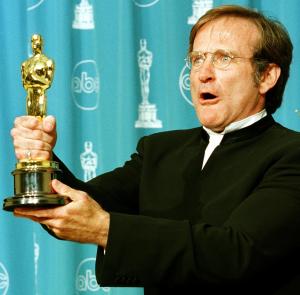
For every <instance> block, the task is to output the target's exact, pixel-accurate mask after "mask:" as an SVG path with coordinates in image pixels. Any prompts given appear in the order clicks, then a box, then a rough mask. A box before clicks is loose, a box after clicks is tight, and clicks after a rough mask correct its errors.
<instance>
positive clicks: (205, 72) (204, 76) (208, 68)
mask: <svg viewBox="0 0 300 295" xmlns="http://www.w3.org/2000/svg"><path fill="white" fill-rule="evenodd" d="M197 75H198V79H199V80H200V81H201V82H202V83H207V82H210V81H212V80H214V78H215V69H214V66H213V64H212V61H211V60H210V58H207V59H206V60H205V61H204V63H203V64H202V65H201V67H200V68H199V69H198V70H197Z"/></svg>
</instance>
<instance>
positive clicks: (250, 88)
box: [190, 17, 265, 132]
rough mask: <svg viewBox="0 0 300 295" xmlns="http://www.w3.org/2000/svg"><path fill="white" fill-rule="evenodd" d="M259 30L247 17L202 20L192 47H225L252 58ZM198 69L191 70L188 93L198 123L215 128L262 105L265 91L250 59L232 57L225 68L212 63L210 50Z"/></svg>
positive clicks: (245, 115)
mask: <svg viewBox="0 0 300 295" xmlns="http://www.w3.org/2000/svg"><path fill="white" fill-rule="evenodd" d="M259 37H260V34H259V31H258V29H257V28H256V26H255V25H254V24H252V23H251V22H250V21H247V20H244V19H242V18H236V17H226V18H225V17H224V18H220V19H218V20H215V21H212V22H209V23H207V24H205V25H204V26H203V27H202V28H201V29H200V30H199V31H198V33H197V35H196V37H195V40H194V45H193V51H201V52H211V53H213V52H216V51H226V52H229V53H231V54H232V55H233V56H239V57H247V58H251V57H252V56H253V53H254V50H255V46H256V45H257V44H258V41H259ZM206 56H207V59H206V60H205V62H204V63H203V65H202V66H200V68H199V69H197V70H193V69H192V70H191V74H190V81H191V95H192V99H193V103H194V107H195V110H196V114H197V116H198V119H199V120H200V122H201V124H202V125H204V126H206V127H207V128H210V129H212V130H214V131H216V132H220V131H222V130H224V128H225V127H226V126H227V125H229V124H230V123H232V122H235V121H238V120H241V119H243V118H246V117H248V116H250V115H252V114H255V113H257V112H259V111H261V110H262V109H263V108H264V104H265V98H264V95H265V93H264V91H261V89H260V85H255V82H254V66H253V64H252V60H251V59H233V60H232V61H231V63H230V64H229V66H228V67H226V68H225V69H218V68H216V67H214V65H213V64H212V62H211V54H208V55H206Z"/></svg>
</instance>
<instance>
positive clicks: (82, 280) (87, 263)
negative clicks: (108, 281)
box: [75, 258, 110, 295]
mask: <svg viewBox="0 0 300 295" xmlns="http://www.w3.org/2000/svg"><path fill="white" fill-rule="evenodd" d="M95 262H96V259H95V258H86V259H84V260H82V261H81V262H80V263H79V265H78V267H77V270H76V286H75V287H76V294H77V295H79V294H91V293H95V292H98V291H99V290H102V291H103V292H106V293H109V291H110V288H109V287H100V286H99V285H98V283H97V280H96V275H95V271H94V269H95Z"/></svg>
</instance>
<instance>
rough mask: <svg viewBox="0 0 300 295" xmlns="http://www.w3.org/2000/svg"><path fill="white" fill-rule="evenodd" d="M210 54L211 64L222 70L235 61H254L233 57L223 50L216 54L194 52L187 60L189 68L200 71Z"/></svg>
mask: <svg viewBox="0 0 300 295" xmlns="http://www.w3.org/2000/svg"><path fill="white" fill-rule="evenodd" d="M208 54H209V55H211V57H210V62H211V63H212V64H213V66H214V67H215V68H216V69H221V70H222V69H225V68H227V67H228V66H229V65H230V63H231V62H232V60H234V59H238V58H240V59H253V58H252V57H240V56H233V55H232V54H231V53H229V52H226V51H221V50H218V51H216V52H201V51H192V52H190V53H189V54H188V56H187V57H186V58H185V62H186V65H187V67H188V68H189V69H190V70H199V69H200V68H201V67H202V65H203V64H204V62H205V61H206V59H207V55H208Z"/></svg>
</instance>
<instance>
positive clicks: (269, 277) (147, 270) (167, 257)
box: [61, 116, 300, 294]
mask: <svg viewBox="0 0 300 295" xmlns="http://www.w3.org/2000/svg"><path fill="white" fill-rule="evenodd" d="M207 143H208V136H207V134H206V132H205V131H204V130H203V129H202V128H195V129H190V130H180V131H169V132H162V133H157V134H154V135H151V136H147V137H144V138H142V139H141V140H140V141H139V143H138V146H137V152H136V153H134V154H133V155H132V157H131V159H130V160H129V161H127V162H126V163H125V165H124V166H123V167H120V168H117V169H115V170H114V171H112V172H109V173H106V174H103V175H101V176H98V177H96V178H95V179H93V180H91V181H90V182H88V183H82V182H80V181H78V180H75V178H74V177H73V176H72V174H71V173H70V172H69V171H68V170H67V169H66V167H64V166H63V165H62V164H61V166H62V167H63V170H64V173H63V178H62V181H64V182H65V183H67V184H69V185H71V186H73V187H75V188H78V189H81V190H85V191H87V192H88V193H89V194H90V195H91V196H93V197H94V198H95V199H96V200H97V201H98V202H99V203H100V204H101V205H102V206H103V207H104V208H105V209H106V210H108V211H109V212H110V213H111V222H110V230H109V237H108V244H107V248H106V252H105V255H104V254H103V249H101V248H99V249H98V254H97V262H96V274H97V279H98V281H99V283H100V284H101V285H102V286H127V287H129V286H142V287H145V294H177V293H178V294H179V293H180V294H198V293H199V294H217V293H220V294H221V293H224V292H229V294H298V293H299V292H300V288H299V286H298V278H297V275H298V273H300V271H299V268H300V266H299V261H300V259H299V258H300V255H299V253H300V251H299V250H300V135H299V133H297V132H294V131H291V130H288V129H286V128H284V127H283V126H281V125H279V124H277V123H275V122H274V120H273V118H272V117H271V116H268V117H265V118H264V119H262V120H260V121H259V122H257V123H255V124H253V125H251V126H249V127H246V128H244V129H242V130H238V131H235V132H232V133H229V134H226V135H225V136H224V138H223V140H222V142H221V144H220V145H219V146H218V147H217V148H216V149H215V151H214V152H213V154H212V155H211V157H210V159H209V160H208V162H207V163H206V165H205V167H204V169H203V170H201V166H202V160H203V155H204V151H205V148H206V146H207ZM294 285H295V286H294ZM191 287H193V288H196V290H198V291H196V293H195V292H193V293H189V291H188V290H189V288H191ZM288 288H290V290H289V291H287V290H288ZM297 290H298V291H297ZM276 292H277V293H276ZM281 292H282V293H281ZM288 292H289V293H288Z"/></svg>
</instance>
